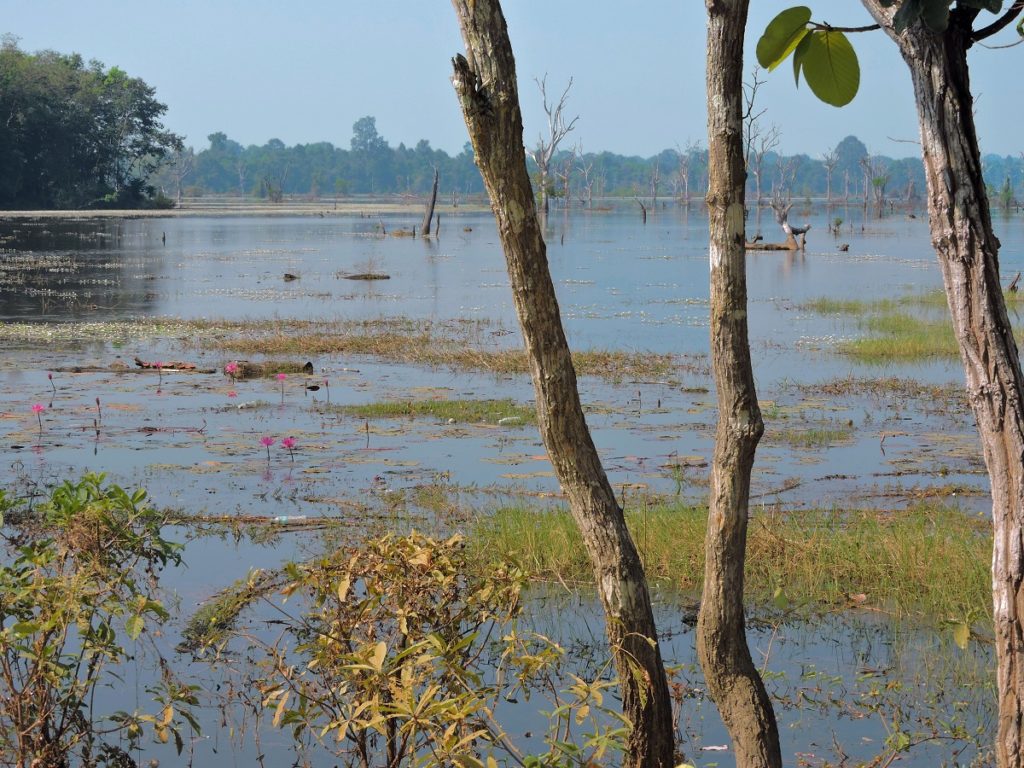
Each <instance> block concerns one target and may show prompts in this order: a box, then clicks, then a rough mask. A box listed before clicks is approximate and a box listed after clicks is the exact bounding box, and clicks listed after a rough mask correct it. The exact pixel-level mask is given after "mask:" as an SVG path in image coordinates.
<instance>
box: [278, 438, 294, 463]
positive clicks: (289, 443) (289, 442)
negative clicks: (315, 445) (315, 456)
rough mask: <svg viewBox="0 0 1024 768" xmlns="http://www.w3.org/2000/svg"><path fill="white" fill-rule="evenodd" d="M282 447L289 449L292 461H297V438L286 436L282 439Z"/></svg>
mask: <svg viewBox="0 0 1024 768" xmlns="http://www.w3.org/2000/svg"><path fill="white" fill-rule="evenodd" d="M281 447H283V448H287V449H288V455H289V456H290V457H291V459H292V462H293V463H294V462H295V438H294V437H286V438H285V439H284V440H282V441H281Z"/></svg>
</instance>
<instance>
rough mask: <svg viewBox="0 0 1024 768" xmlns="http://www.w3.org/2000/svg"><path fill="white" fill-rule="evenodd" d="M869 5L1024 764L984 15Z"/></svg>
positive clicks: (1012, 484)
mask: <svg viewBox="0 0 1024 768" xmlns="http://www.w3.org/2000/svg"><path fill="white" fill-rule="evenodd" d="M864 5H865V6H866V7H867V9H868V11H869V12H870V13H871V14H872V16H874V17H875V20H876V21H878V22H879V23H880V24H881V25H882V28H883V29H885V30H886V32H887V33H888V34H889V35H890V37H892V38H893V39H894V40H895V41H896V43H897V45H898V46H899V49H900V52H901V53H902V55H903V59H904V60H905V61H906V63H907V66H908V67H909V68H910V74H911V79H912V81H913V85H914V98H915V100H916V102H917V113H918V121H919V123H920V130H921V148H922V154H923V156H924V167H925V179H926V181H927V188H928V216H929V222H930V226H931V235H932V244H933V246H934V247H935V252H936V254H937V256H938V260H939V267H940V269H941V271H942V279H943V282H944V284H945V288H946V298H947V299H948V302H949V309H950V313H951V314H952V317H953V328H954V332H955V334H956V338H957V342H958V344H959V347H960V357H961V360H962V362H963V366H964V372H965V374H966V384H967V393H968V397H969V399H970V402H971V407H972V409H973V411H974V416H975V420H976V421H977V424H978V431H979V433H980V435H981V443H982V448H983V451H984V455H985V464H986V466H987V467H988V474H989V480H990V484H991V488H992V527H993V539H994V543H993V549H992V600H993V618H994V620H995V646H996V660H997V672H996V677H997V695H998V704H999V723H998V732H997V737H996V744H995V753H996V764H997V765H998V766H1000V768H1009V767H1010V766H1022V765H1024V755H1022V750H1021V746H1022V745H1021V735H1022V734H1021V729H1022V727H1024V634H1022V628H1021V619H1022V616H1024V398H1022V392H1024V377H1022V376H1021V368H1020V359H1019V357H1018V352H1017V347H1016V344H1015V343H1014V339H1013V333H1012V331H1011V327H1010V321H1009V318H1008V316H1007V313H1006V303H1005V301H1004V299H1003V292H1002V287H1001V284H1000V279H999V255H998V254H999V240H998V239H997V238H996V237H995V235H994V234H993V232H992V219H991V215H990V211H989V203H988V198H987V195H986V192H985V183H984V180H983V178H982V173H981V158H980V152H979V148H978V138H977V133H976V131H975V126H974V112H973V110H974V104H973V97H972V95H971V89H970V77H969V72H968V67H967V49H968V48H969V47H970V45H971V26H972V23H973V21H974V18H975V17H976V15H977V11H973V12H971V11H966V10H965V9H962V8H957V9H954V10H953V11H952V13H951V17H950V24H949V28H948V29H947V30H946V32H945V33H942V34H936V33H933V32H931V31H929V30H928V29H927V28H926V27H925V26H924V25H923V24H921V23H916V24H914V25H913V26H911V27H910V28H908V29H907V30H905V31H904V32H903V34H901V35H898V36H897V35H896V34H895V32H894V30H893V28H892V15H893V12H894V10H895V9H890V10H885V9H883V8H882V7H881V6H880V4H879V3H878V2H877V0H864Z"/></svg>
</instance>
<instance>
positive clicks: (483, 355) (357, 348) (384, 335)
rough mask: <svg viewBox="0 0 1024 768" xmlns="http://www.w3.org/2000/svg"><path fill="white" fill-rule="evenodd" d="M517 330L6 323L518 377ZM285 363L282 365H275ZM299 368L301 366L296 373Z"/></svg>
mask: <svg viewBox="0 0 1024 768" xmlns="http://www.w3.org/2000/svg"><path fill="white" fill-rule="evenodd" d="M513 333H514V332H513V331H510V330H508V329H507V328H504V327H503V326H501V325H500V324H498V323H495V322H494V321H491V320H488V319H458V320H449V321H444V322H434V321H430V320H417V319H412V318H405V317H391V318H379V319H374V320H344V319H342V320H329V321H322V320H299V319H273V320H255V319H253V320H188V321H182V320H177V319H173V318H145V317H140V318H134V319H132V320H128V321H117V322H89V323H6V324H3V325H0V343H7V344H9V345H10V344H31V345H38V344H44V345H48V346H53V345H56V344H68V345H72V344H77V343H83V342H97V341H99V342H113V343H114V344H115V345H117V344H124V343H128V342H132V341H141V340H155V339H173V340H175V341H181V342H185V343H188V344H194V345H195V346H197V347H199V348H201V349H206V350H211V351H217V352H224V353H227V354H229V355H230V356H231V357H236V358H237V357H244V356H249V355H251V356H253V357H254V358H256V357H257V356H258V357H259V358H264V357H269V358H282V359H287V358H292V359H296V358H297V359H302V360H307V359H310V358H314V357H317V356H326V355H335V356H337V355H353V356H360V357H371V358H376V359H378V360H381V361H386V362H396V363H408V364H413V365H425V366H432V367H442V366H443V367H449V368H454V369H458V370H471V371H484V372H489V373H497V374H509V375H518V374H525V373H529V370H530V368H529V360H528V358H527V356H526V352H525V351H524V350H523V349H522V348H521V346H520V345H519V344H518V343H514V345H511V346H510V343H509V341H508V338H509V337H510V336H511V335H512V334H513ZM573 362H574V364H575V367H576V373H577V374H578V375H580V376H595V377H599V378H602V379H605V380H607V381H612V382H620V381H664V382H666V383H670V384H676V383H678V382H679V380H680V379H681V377H682V376H683V375H684V374H686V375H696V376H710V366H709V364H708V359H707V355H704V354H687V355H682V354H661V353H652V352H637V351H623V350H615V349H587V350H576V351H574V352H573ZM264 365H265V367H266V370H267V372H268V373H269V374H271V375H276V374H277V373H278V372H285V373H289V372H292V369H291V368H290V367H288V366H292V365H294V363H279V362H276V361H271V362H269V363H264ZM282 365H283V366H285V367H275V366H282ZM296 372H297V371H296Z"/></svg>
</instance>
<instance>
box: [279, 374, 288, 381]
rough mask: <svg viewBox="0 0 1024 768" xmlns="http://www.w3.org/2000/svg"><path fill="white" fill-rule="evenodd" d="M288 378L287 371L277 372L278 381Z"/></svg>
mask: <svg viewBox="0 0 1024 768" xmlns="http://www.w3.org/2000/svg"><path fill="white" fill-rule="evenodd" d="M287 378H288V374H286V373H279V374H277V380H278V381H284V380H285V379H287Z"/></svg>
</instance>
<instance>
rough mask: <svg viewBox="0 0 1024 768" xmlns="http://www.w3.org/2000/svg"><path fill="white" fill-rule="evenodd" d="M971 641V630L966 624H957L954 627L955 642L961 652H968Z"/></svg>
mask: <svg viewBox="0 0 1024 768" xmlns="http://www.w3.org/2000/svg"><path fill="white" fill-rule="evenodd" d="M970 641H971V628H970V627H969V626H967V624H965V623H964V622H962V621H961V622H957V623H956V624H954V625H953V642H954V643H956V645H957V648H959V649H960V650H961V651H966V650H967V644H968V643H969V642H970Z"/></svg>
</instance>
